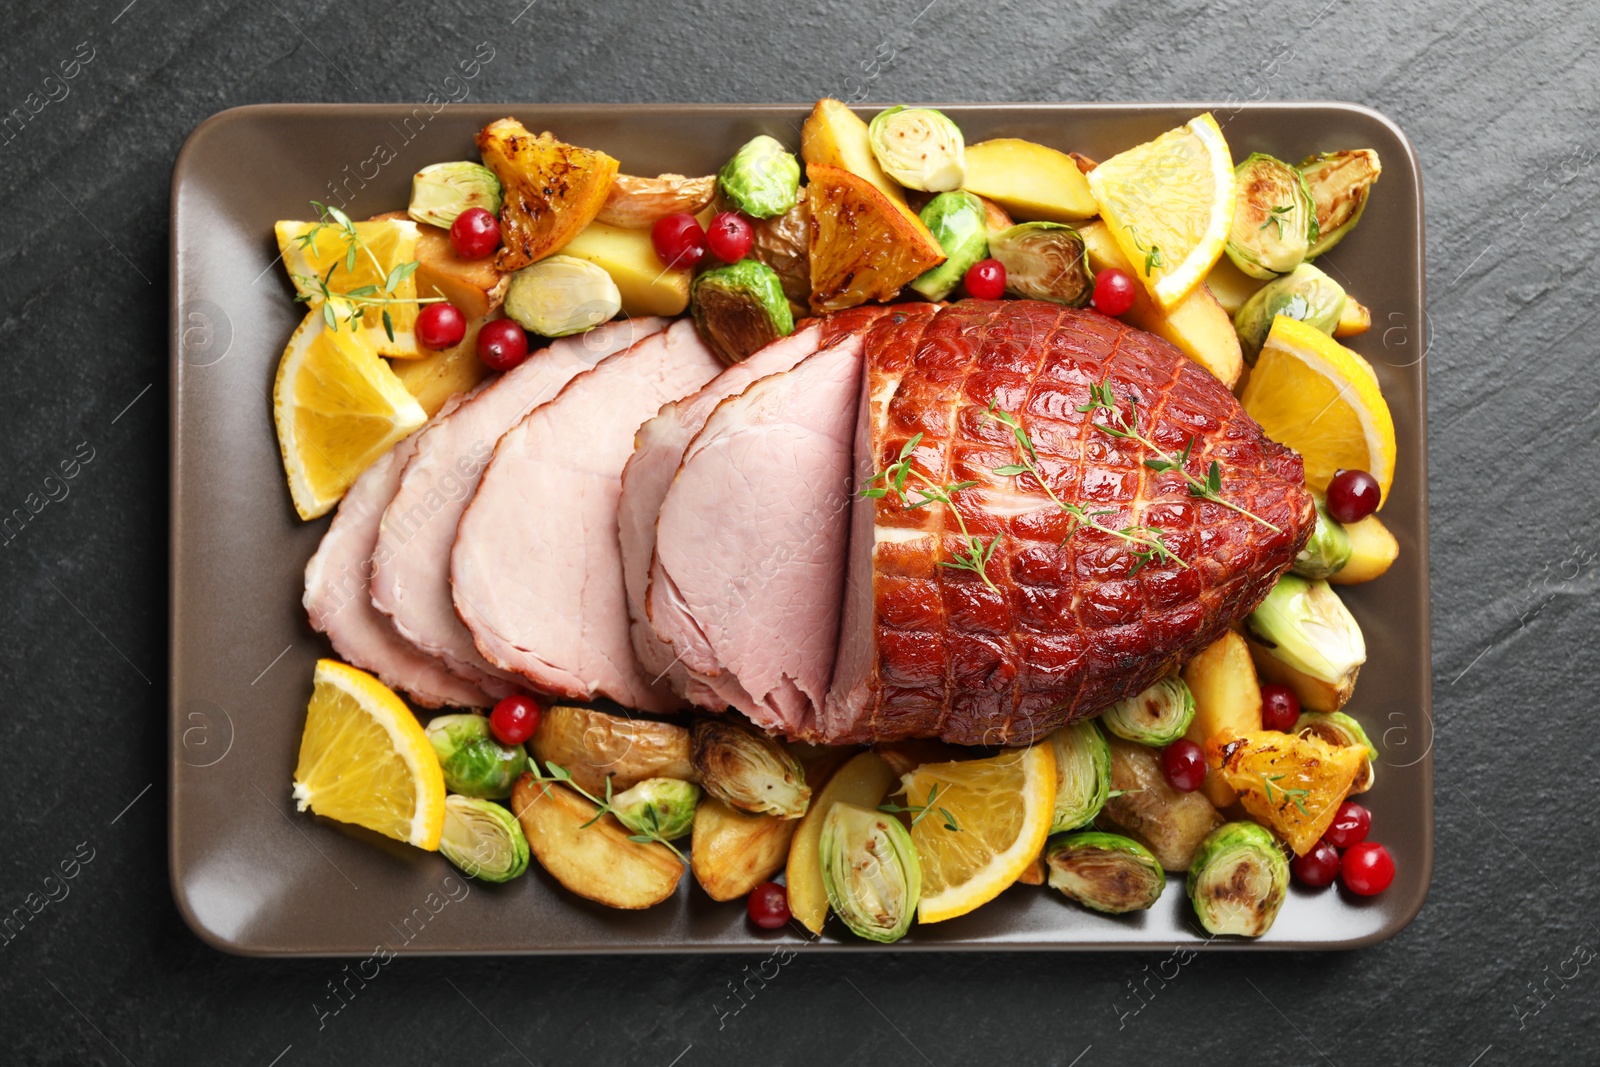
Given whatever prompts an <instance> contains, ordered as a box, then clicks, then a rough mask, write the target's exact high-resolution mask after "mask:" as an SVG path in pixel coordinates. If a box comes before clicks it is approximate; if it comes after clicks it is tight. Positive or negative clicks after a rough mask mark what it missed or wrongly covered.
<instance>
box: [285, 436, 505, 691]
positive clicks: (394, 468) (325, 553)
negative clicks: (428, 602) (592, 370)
mask: <svg viewBox="0 0 1600 1067" xmlns="http://www.w3.org/2000/svg"><path fill="white" fill-rule="evenodd" d="M448 410H449V409H448V408H447V409H445V411H448ZM443 414H444V412H441V415H443ZM426 432H427V427H423V429H421V430H418V431H417V432H416V433H414V434H412V435H411V436H410V437H407V438H405V439H404V440H403V441H401V442H400V443H399V444H397V445H395V446H394V448H393V449H391V450H390V451H389V452H388V453H387V454H385V455H384V456H382V457H380V458H379V459H378V461H377V462H376V463H374V464H373V465H372V466H370V467H368V468H367V469H366V470H365V471H364V472H362V474H361V477H359V478H357V479H356V480H355V484H354V485H352V486H351V487H350V489H349V490H348V491H347V492H346V493H345V495H344V499H343V500H342V501H340V503H339V511H338V513H337V514H336V515H334V517H333V522H332V524H330V525H329V527H328V532H327V533H325V534H324V535H323V536H322V544H321V545H319V546H318V548H317V552H316V555H314V556H312V557H311V561H310V562H309V563H307V564H306V592H305V598H304V601H303V602H304V604H305V608H306V614H307V615H309V616H310V617H311V625H312V627H313V628H314V629H316V630H318V631H320V632H321V633H325V634H327V635H328V640H329V641H330V642H331V643H332V644H333V650H334V651H335V652H337V653H338V654H339V656H340V657H341V658H342V659H344V660H345V661H346V662H348V663H352V664H354V665H355V666H357V667H360V668H362V669H363V670H367V671H371V672H372V673H373V674H375V675H377V676H378V678H379V679H380V680H381V681H382V682H383V684H385V685H387V686H389V687H390V688H391V689H402V690H404V691H405V692H407V693H409V694H410V696H411V699H412V700H413V701H414V702H415V703H418V704H421V705H422V706H423V707H427V708H437V707H443V706H445V705H452V706H456V707H482V706H483V705H485V704H488V703H489V702H490V701H489V698H488V696H487V695H486V694H485V693H484V692H483V690H481V689H479V688H478V687H477V686H475V685H473V684H472V683H470V682H467V681H463V680H462V679H460V678H458V677H456V675H454V674H452V673H451V672H450V671H449V670H448V669H446V667H445V665H444V664H443V663H442V662H440V661H439V660H438V659H437V658H436V657H434V656H430V655H428V654H427V653H426V652H423V651H421V650H419V649H418V648H417V647H416V646H414V645H412V644H411V643H410V642H408V641H406V640H405V639H403V638H402V637H401V636H400V635H399V634H397V633H395V631H394V627H392V626H390V625H389V620H388V619H386V618H385V617H384V616H383V615H382V614H380V613H379V612H378V611H377V609H375V608H374V607H373V606H372V600H371V598H370V597H369V596H368V595H367V583H368V580H369V579H370V578H371V576H372V550H373V547H374V545H375V544H376V543H377V540H378V523H379V520H381V519H382V518H383V509H384V508H385V507H387V506H388V504H389V501H390V500H391V499H392V498H393V497H394V495H395V491H396V490H397V489H398V488H399V487H400V473H401V469H402V468H403V467H404V466H405V465H406V462H407V461H408V460H409V459H410V458H411V456H412V454H413V452H414V451H415V450H416V446H417V439H418V437H420V436H421V435H422V434H424V433H426Z"/></svg>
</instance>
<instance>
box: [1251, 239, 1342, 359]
mask: <svg viewBox="0 0 1600 1067" xmlns="http://www.w3.org/2000/svg"><path fill="white" fill-rule="evenodd" d="M1344 301H1345V296H1344V288H1343V287H1342V286H1341V285H1340V284H1339V283H1338V282H1336V281H1334V280H1333V279H1332V278H1330V277H1328V276H1327V275H1326V274H1324V273H1322V271H1320V270H1318V269H1317V268H1316V267H1313V266H1312V265H1311V264H1309V263H1302V264H1300V266H1298V267H1296V268H1295V269H1294V270H1293V271H1291V272H1290V273H1288V274H1285V275H1284V276H1283V277H1281V278H1278V279H1275V280H1273V281H1270V282H1268V283H1267V284H1266V285H1263V286H1262V287H1261V288H1260V289H1258V290H1256V292H1255V295H1254V296H1252V297H1251V298H1250V299H1249V300H1246V301H1245V302H1244V306H1243V307H1241V308H1240V309H1239V311H1238V313H1237V314H1235V315H1234V316H1233V328H1234V331H1235V332H1236V333H1238V335H1239V348H1240V350H1241V351H1242V352H1243V354H1244V359H1245V362H1246V363H1248V364H1250V365H1251V366H1252V367H1253V366H1255V364H1256V357H1257V356H1259V355H1260V354H1261V346H1262V345H1263V344H1264V343H1266V340H1267V334H1268V333H1269V332H1270V331H1271V330H1272V320H1273V319H1274V318H1276V317H1277V316H1279V315H1283V316H1286V317H1287V318H1291V319H1298V320H1299V321H1300V322H1303V323H1305V324H1306V325H1307V326H1312V327H1315V328H1316V329H1318V330H1321V331H1322V332H1323V333H1325V334H1328V335H1329V336H1330V337H1331V336H1332V335H1333V328H1334V327H1335V326H1337V325H1338V324H1339V315H1340V314H1341V313H1342V312H1343V311H1344Z"/></svg>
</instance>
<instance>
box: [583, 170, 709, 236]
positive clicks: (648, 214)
mask: <svg viewBox="0 0 1600 1067" xmlns="http://www.w3.org/2000/svg"><path fill="white" fill-rule="evenodd" d="M716 192H717V176H716V175H715V174H707V175H706V176H705V177H703V178H686V177H684V176H683V175H682V174H662V175H658V176H657V177H654V178H638V177H635V176H634V175H632V174H619V175H617V176H616V178H615V180H613V181H612V183H611V191H610V192H608V193H606V202H605V203H604V204H602V205H601V206H600V213H599V214H598V215H596V216H595V221H596V222H603V223H605V224H606V225H607V226H620V227H622V228H623V229H625V230H648V229H649V228H650V227H652V226H654V225H655V224H656V220H657V219H660V218H663V217H665V216H667V215H675V214H677V213H678V212H680V211H681V212H684V213H685V214H689V215H693V214H696V213H697V212H699V211H700V210H702V209H703V208H704V207H705V206H706V205H707V204H709V203H711V198H712V197H713V196H715V195H716Z"/></svg>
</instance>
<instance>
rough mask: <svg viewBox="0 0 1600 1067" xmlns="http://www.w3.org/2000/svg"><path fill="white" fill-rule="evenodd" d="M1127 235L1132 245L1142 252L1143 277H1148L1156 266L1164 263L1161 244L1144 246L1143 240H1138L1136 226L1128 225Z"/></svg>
mask: <svg viewBox="0 0 1600 1067" xmlns="http://www.w3.org/2000/svg"><path fill="white" fill-rule="evenodd" d="M1128 237H1129V238H1130V239H1131V240H1132V241H1133V247H1135V248H1137V249H1138V250H1139V251H1141V252H1143V253H1144V274H1145V277H1147V278H1148V277H1149V276H1150V275H1151V273H1152V272H1154V271H1155V269H1156V268H1157V267H1161V266H1165V265H1166V260H1165V259H1163V258H1162V256H1161V246H1160V245H1155V244H1153V245H1150V246H1149V247H1146V246H1145V244H1144V242H1143V241H1141V240H1139V231H1138V229H1137V228H1136V227H1133V226H1129V227H1128Z"/></svg>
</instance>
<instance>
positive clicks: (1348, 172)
mask: <svg viewBox="0 0 1600 1067" xmlns="http://www.w3.org/2000/svg"><path fill="white" fill-rule="evenodd" d="M1299 170H1300V173H1301V175H1303V176H1304V177H1305V180H1306V187H1307V188H1308V189H1310V190H1311V199H1312V202H1313V203H1315V204H1316V208H1317V234H1316V236H1315V237H1314V238H1313V239H1312V242H1311V248H1310V249H1309V250H1307V252H1306V258H1307V259H1310V258H1311V257H1313V256H1320V255H1322V253H1324V252H1326V251H1327V250H1328V249H1330V248H1332V247H1333V246H1334V245H1336V244H1338V243H1339V242H1340V241H1342V240H1344V235H1345V234H1347V233H1349V232H1350V231H1351V230H1353V229H1355V228H1356V223H1358V222H1360V221H1361V213H1362V212H1363V211H1365V210H1366V209H1367V193H1368V192H1370V191H1371V189H1372V185H1373V183H1374V182H1376V181H1377V180H1378V175H1379V174H1382V173H1383V165H1382V164H1381V163H1379V162H1378V153H1376V152H1374V151H1373V150H1372V149H1370V148H1358V149H1356V150H1354V151H1351V152H1324V153H1323V154H1322V155H1320V156H1312V157H1310V158H1309V159H1306V160H1304V161H1303V162H1302V163H1301V164H1300V167H1299Z"/></svg>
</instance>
